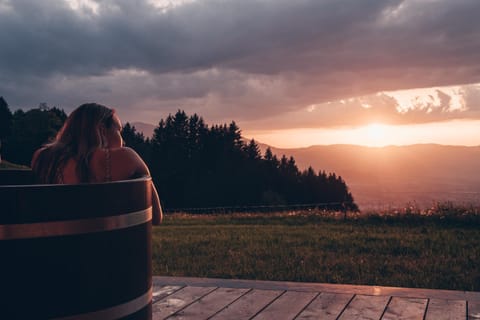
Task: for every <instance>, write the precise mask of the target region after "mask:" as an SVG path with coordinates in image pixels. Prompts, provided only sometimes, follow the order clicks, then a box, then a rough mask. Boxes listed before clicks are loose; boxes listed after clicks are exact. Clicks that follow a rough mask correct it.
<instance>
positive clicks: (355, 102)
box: [0, 0, 480, 147]
mask: <svg viewBox="0 0 480 320" xmlns="http://www.w3.org/2000/svg"><path fill="white" fill-rule="evenodd" d="M479 12H480V1H478V0H455V1H453V0H405V1H402V0H298V1H297V0H295V1H293V0H183V1H181V0H177V1H173V0H120V1H113V0H68V1H67V0H56V1H54V0H42V1H37V0H0V96H3V97H4V98H5V100H6V101H7V102H8V103H9V105H10V108H11V109H12V110H15V109H17V108H23V109H30V108H33V107H37V106H38V105H39V103H40V102H46V103H48V104H49V105H50V106H58V107H60V108H63V109H64V110H65V111H66V112H70V111H71V110H73V108H75V107H76V106H78V105H80V104H82V103H84V102H92V101H94V102H98V103H101V104H105V105H107V106H111V107H114V108H116V109H117V110H118V113H119V114H120V116H121V118H122V119H123V120H124V121H131V122H135V121H140V122H146V123H151V124H157V123H158V121H159V120H160V119H161V118H164V117H166V116H167V115H168V114H170V113H175V112H176V111H177V110H178V109H182V110H185V111H186V112H187V113H188V114H193V113H197V114H199V115H201V116H202V117H203V118H204V119H205V121H206V122H207V123H208V124H216V123H225V122H230V121H232V120H235V121H236V122H237V124H238V125H239V126H240V128H241V129H242V131H243V135H244V136H245V137H248V138H255V139H256V140H258V141H260V142H263V143H268V144H271V145H274V146H277V147H299V146H309V145H315V144H337V143H348V144H362V145H369V146H383V145H389V144H397V145H404V144H414V143H439V144H455V145H457V144H460V145H480V19H478V13H479Z"/></svg>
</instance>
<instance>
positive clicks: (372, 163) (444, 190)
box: [262, 144, 480, 209]
mask: <svg viewBox="0 0 480 320" xmlns="http://www.w3.org/2000/svg"><path fill="white" fill-rule="evenodd" d="M265 148H266V146H262V149H263V150H264V149H265ZM272 151H273V153H274V154H277V155H283V154H285V155H287V156H290V155H291V156H293V157H294V158H295V160H296V162H297V165H298V167H299V168H307V167H308V166H312V167H313V168H314V169H315V170H325V171H327V172H335V173H336V174H337V175H340V176H342V178H343V179H344V180H345V181H346V182H347V185H348V186H349V188H350V190H351V192H352V194H353V196H354V198H355V200H356V202H357V203H358V204H359V206H360V208H361V209H362V208H363V209H368V208H375V209H381V208H388V207H389V206H390V207H405V206H406V205H407V204H408V203H410V204H413V205H417V206H420V207H426V206H430V205H432V204H433V203H435V202H446V201H452V202H454V203H456V204H474V205H480V170H479V169H480V147H464V146H445V145H435V144H420V145H410V146H389V147H382V148H372V147H363V146H356V145H330V146H312V147H308V148H298V149H279V148H272Z"/></svg>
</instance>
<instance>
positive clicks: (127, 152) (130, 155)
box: [110, 147, 143, 162]
mask: <svg viewBox="0 0 480 320" xmlns="http://www.w3.org/2000/svg"><path fill="white" fill-rule="evenodd" d="M110 152H111V155H112V156H113V157H116V158H117V159H119V160H120V159H121V160H125V161H142V162H143V160H142V158H141V157H140V156H139V155H138V153H137V152H136V151H135V150H133V149H132V148H129V147H121V148H114V149H110Z"/></svg>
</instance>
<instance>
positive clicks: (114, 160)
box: [32, 103, 163, 225]
mask: <svg viewBox="0 0 480 320" xmlns="http://www.w3.org/2000/svg"><path fill="white" fill-rule="evenodd" d="M121 130H122V124H121V122H120V119H119V117H118V116H117V115H116V114H115V111H114V110H112V109H110V108H107V107H105V106H102V105H99V104H96V103H88V104H83V105H81V106H80V107H78V108H77V109H75V110H74V111H73V112H72V113H71V114H70V116H69V117H68V118H67V120H66V121H65V123H64V125H63V127H62V128H61V129H60V131H59V132H58V134H57V136H56V138H55V139H54V141H53V142H51V143H49V144H46V145H45V146H43V147H42V148H40V149H39V150H37V151H36V152H35V154H34V155H33V158H32V170H33V172H34V174H35V176H36V177H37V179H38V180H39V182H40V183H60V184H76V183H96V182H97V183H98V182H106V181H117V180H127V179H133V178H137V177H141V176H150V171H149V170H148V167H147V165H146V164H145V162H144V161H143V160H142V158H140V156H139V155H138V154H137V153H136V152H135V151H134V150H133V149H130V148H127V147H124V146H123V139H122V136H121ZM152 187H153V188H152V190H153V191H152V209H153V218H152V222H153V224H155V225H158V224H160V222H161V221H162V217H163V214H162V208H161V206H160V200H159V198H158V193H157V190H156V189H155V186H154V185H153V183H152Z"/></svg>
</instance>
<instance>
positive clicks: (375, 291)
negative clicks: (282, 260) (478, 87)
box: [153, 276, 480, 301]
mask: <svg viewBox="0 0 480 320" xmlns="http://www.w3.org/2000/svg"><path fill="white" fill-rule="evenodd" d="M153 281H154V282H156V283H159V284H161V285H167V284H168V285H195V286H214V287H229V288H253V289H264V290H294V291H315V292H330V293H351V294H360V295H371V296H394V297H405V298H423V299H430V298H435V299H445V300H469V301H470V300H472V301H480V292H471V291H470V292H468V291H455V290H436V289H417V288H398V287H382V286H362V285H348V284H330V283H308V282H289V281H263V280H255V281H251V280H238V279H228V280H226V279H213V278H195V277H159V276H156V277H154V278H153Z"/></svg>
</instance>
